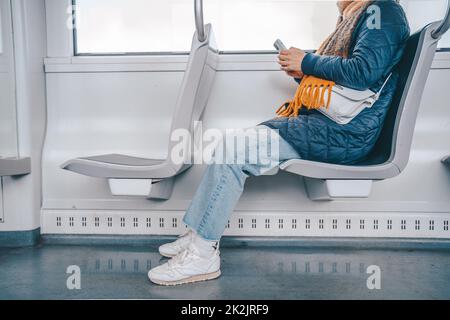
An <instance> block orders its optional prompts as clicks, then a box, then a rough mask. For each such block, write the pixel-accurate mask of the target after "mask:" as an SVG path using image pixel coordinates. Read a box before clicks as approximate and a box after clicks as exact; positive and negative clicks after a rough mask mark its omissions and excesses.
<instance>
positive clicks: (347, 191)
mask: <svg viewBox="0 0 450 320" xmlns="http://www.w3.org/2000/svg"><path fill="white" fill-rule="evenodd" d="M304 181H305V187H306V191H307V193H308V197H309V198H310V199H311V200H313V201H331V200H336V199H345V198H368V197H369V196H370V193H371V191H372V184H373V181H372V180H322V179H312V178H306V177H305V178H304Z"/></svg>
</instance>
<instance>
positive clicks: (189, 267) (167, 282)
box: [148, 243, 221, 286]
mask: <svg viewBox="0 0 450 320" xmlns="http://www.w3.org/2000/svg"><path fill="white" fill-rule="evenodd" d="M220 275H221V272H220V252H219V250H218V249H215V250H214V251H213V252H212V253H211V255H210V256H206V257H204V256H201V255H200V252H199V250H198V249H197V247H196V246H195V245H194V244H193V243H192V244H190V245H189V247H188V248H187V249H186V250H185V251H183V252H182V253H181V254H179V255H177V256H176V257H174V258H173V259H171V260H169V261H168V262H167V263H165V264H163V265H161V266H159V267H156V268H154V269H152V270H150V271H149V272H148V277H149V279H150V281H151V282H153V283H156V284H159V285H162V286H176V285H181V284H187V283H194V282H200V281H207V280H213V279H216V278H218V277H220Z"/></svg>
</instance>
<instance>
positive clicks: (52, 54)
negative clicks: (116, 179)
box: [45, 0, 450, 73]
mask: <svg viewBox="0 0 450 320" xmlns="http://www.w3.org/2000/svg"><path fill="white" fill-rule="evenodd" d="M74 3H76V2H75V0H45V4H46V16H47V58H46V59H45V69H46V72H47V73H53V72H56V73H59V72H63V73H64V72H129V71H144V72H164V71H168V72H176V71H180V72H182V71H184V70H185V67H186V64H187V57H188V54H189V52H149V53H127V54H116V55H113V54H77V52H76V50H75V40H76V33H75V30H74V29H70V28H68V27H67V23H68V19H69V18H70V19H72V20H73V10H74V8H75V7H73V5H74ZM69 8H70V9H71V10H69ZM69 11H70V16H68V13H69ZM276 55H277V52H276V51H275V50H274V51H256V52H252V51H239V52H237V51H234V52H227V51H221V52H220V58H219V65H218V71H253V70H254V71H279V70H280V69H279V66H278V64H277V63H276ZM434 65H435V67H433V68H439V69H443V68H444V69H450V48H443V49H439V50H438V54H437V55H436V58H435V64H434Z"/></svg>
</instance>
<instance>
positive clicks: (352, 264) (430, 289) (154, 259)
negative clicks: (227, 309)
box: [0, 244, 450, 300]
mask: <svg viewBox="0 0 450 320" xmlns="http://www.w3.org/2000/svg"><path fill="white" fill-rule="evenodd" d="M221 253H222V276H221V277H220V278H219V279H218V280H214V281H209V282H204V283H198V284H190V285H185V286H178V287H160V286H157V285H153V284H151V283H150V282H149V280H148V279H147V271H148V270H149V269H150V268H152V267H154V266H157V265H159V264H160V263H163V262H165V261H166V260H165V259H163V258H161V257H160V256H159V254H158V253H157V250H156V247H155V246H153V247H151V246H150V247H148V246H147V247H139V246H123V245H122V246H104V245H89V246H86V245H84V246H83V245H82V246H73V245H48V244H47V245H40V246H37V247H29V248H2V249H0V299H226V300H229V299H232V300H236V299H238V300H240V299H245V300H248V299H252V300H253V299H256V300H261V299H450V285H449V284H450V250H449V249H447V248H436V249H433V248H432V247H431V248H428V249H426V250H415V249H410V248H409V249H401V248H395V249H358V248H351V247H346V248H305V247H257V246H256V247H252V248H249V247H242V248H240V247H224V248H222V250H221Z"/></svg>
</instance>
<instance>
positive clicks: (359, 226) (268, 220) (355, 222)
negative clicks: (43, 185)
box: [42, 210, 450, 239]
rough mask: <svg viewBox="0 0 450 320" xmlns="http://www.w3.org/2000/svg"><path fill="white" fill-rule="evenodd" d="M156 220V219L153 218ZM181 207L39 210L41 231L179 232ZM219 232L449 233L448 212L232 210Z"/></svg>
mask: <svg viewBox="0 0 450 320" xmlns="http://www.w3.org/2000/svg"><path fill="white" fill-rule="evenodd" d="M154 221H156V223H153V222H154ZM182 221H183V213H181V212H175V213H174V212H137V213H136V212H86V211H77V210H73V211H69V210H64V211H56V210H49V211H45V212H43V213H42V232H43V234H86V235H89V234H97V235H108V234H124V235H179V234H182V233H183V232H185V230H186V226H185V225H184V223H182ZM225 235H232V236H287V237H315V236H317V237H385V238H395V237H402V238H408V237H411V238H443V239H449V238H450V223H449V218H448V215H445V214H441V215H433V216H432V217H430V214H426V215H422V216H421V215H412V214H409V215H408V214H399V213H395V214H392V215H389V214H386V213H382V214H380V215H376V214H371V215H369V214H367V213H362V214H353V213H352V214H331V213H322V214H319V213H311V214H307V213H289V214H283V213H271V214H268V213H261V214H255V213H251V214H250V213H247V212H244V213H236V214H234V215H233V216H232V218H231V219H230V221H229V222H228V223H227V226H226V230H225Z"/></svg>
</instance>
